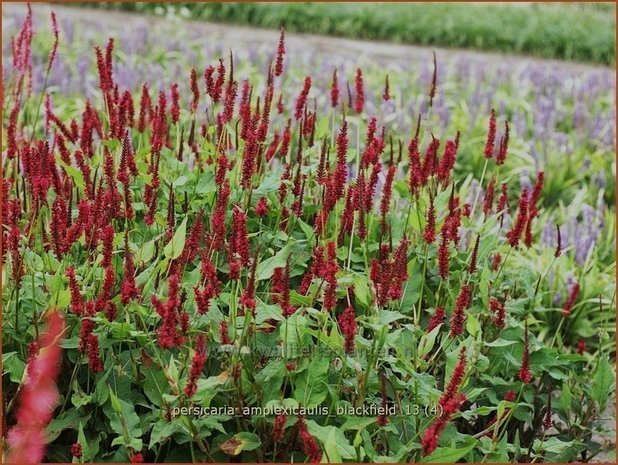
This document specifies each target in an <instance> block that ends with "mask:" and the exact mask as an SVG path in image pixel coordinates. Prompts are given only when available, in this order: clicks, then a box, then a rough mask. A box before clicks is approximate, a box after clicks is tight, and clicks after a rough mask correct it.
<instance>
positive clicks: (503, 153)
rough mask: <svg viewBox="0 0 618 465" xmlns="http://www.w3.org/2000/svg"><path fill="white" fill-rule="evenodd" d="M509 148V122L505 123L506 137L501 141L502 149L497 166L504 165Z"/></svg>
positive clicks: (499, 151)
mask: <svg viewBox="0 0 618 465" xmlns="http://www.w3.org/2000/svg"><path fill="white" fill-rule="evenodd" d="M508 148H509V122H508V121H505V122H504V135H503V136H502V138H501V139H500V147H499V150H498V155H497V156H496V165H498V166H500V165H503V164H504V162H505V161H506V155H507V152H508Z"/></svg>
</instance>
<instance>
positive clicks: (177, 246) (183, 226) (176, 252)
mask: <svg viewBox="0 0 618 465" xmlns="http://www.w3.org/2000/svg"><path fill="white" fill-rule="evenodd" d="M186 236H187V217H186V216H185V219H184V220H182V223H180V226H178V229H177V230H176V232H175V233H174V236H173V237H172V239H171V240H170V241H169V243H168V244H167V245H166V246H165V248H164V249H163V254H164V255H165V256H166V257H167V258H169V259H170V260H175V259H177V258H178V257H180V254H181V253H182V251H183V249H184V248H185V241H186V239H187V237H186Z"/></svg>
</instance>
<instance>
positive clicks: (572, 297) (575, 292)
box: [562, 282, 580, 318]
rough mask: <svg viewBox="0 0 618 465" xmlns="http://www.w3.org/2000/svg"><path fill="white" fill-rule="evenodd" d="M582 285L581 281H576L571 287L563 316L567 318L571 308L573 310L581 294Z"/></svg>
mask: <svg viewBox="0 0 618 465" xmlns="http://www.w3.org/2000/svg"><path fill="white" fill-rule="evenodd" d="M579 291H580V286H579V283H578V282H576V283H574V284H573V286H572V287H571V290H570V291H569V296H568V297H567V300H566V303H565V304H564V308H563V309H562V316H563V317H565V318H567V317H568V316H569V315H570V314H571V310H573V305H575V301H576V300H577V297H578V296H579Z"/></svg>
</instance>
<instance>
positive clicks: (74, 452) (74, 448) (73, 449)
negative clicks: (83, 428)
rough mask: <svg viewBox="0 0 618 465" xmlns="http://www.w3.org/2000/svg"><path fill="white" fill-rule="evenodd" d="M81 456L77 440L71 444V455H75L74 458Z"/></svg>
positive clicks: (80, 446)
mask: <svg viewBox="0 0 618 465" xmlns="http://www.w3.org/2000/svg"><path fill="white" fill-rule="evenodd" d="M81 456H82V445H81V444H80V443H79V442H76V443H74V444H71V457H75V458H76V459H79V458H81Z"/></svg>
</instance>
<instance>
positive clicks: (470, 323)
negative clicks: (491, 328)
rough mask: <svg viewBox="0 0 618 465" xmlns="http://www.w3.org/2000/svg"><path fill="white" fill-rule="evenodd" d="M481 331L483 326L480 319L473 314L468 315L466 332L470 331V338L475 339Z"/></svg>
mask: <svg viewBox="0 0 618 465" xmlns="http://www.w3.org/2000/svg"><path fill="white" fill-rule="evenodd" d="M480 330H481V325H480V323H479V320H478V318H477V317H475V316H474V315H472V314H468V318H467V319H466V331H468V333H469V334H470V336H472V337H475V336H476V335H477V334H478V332H479V331H480Z"/></svg>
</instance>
